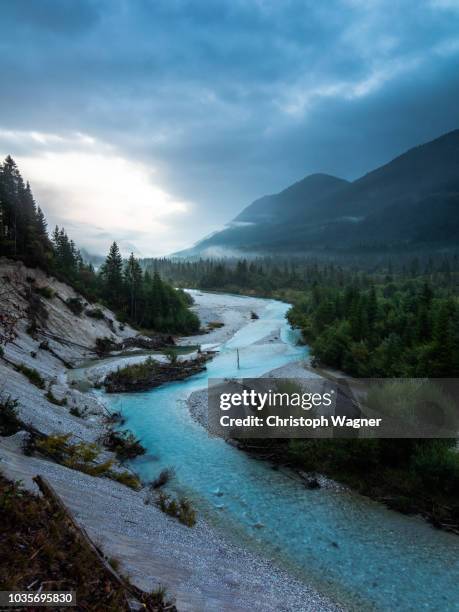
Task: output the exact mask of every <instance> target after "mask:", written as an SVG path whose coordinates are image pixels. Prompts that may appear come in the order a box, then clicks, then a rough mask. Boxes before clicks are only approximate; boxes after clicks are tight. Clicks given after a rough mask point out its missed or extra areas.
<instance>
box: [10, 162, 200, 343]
mask: <svg viewBox="0 0 459 612" xmlns="http://www.w3.org/2000/svg"><path fill="white" fill-rule="evenodd" d="M0 255H6V256H8V257H11V258H14V259H18V260H22V261H24V262H25V263H26V264H27V265H30V266H37V267H40V268H42V269H43V270H45V271H46V272H47V273H50V274H53V275H54V276H56V277H57V278H58V279H59V280H62V281H64V282H67V283H69V284H71V285H72V287H73V288H74V289H75V290H76V291H78V292H79V293H81V294H82V295H84V296H85V297H86V298H87V299H88V300H90V301H96V300H100V301H101V302H102V303H104V304H106V305H107V306H108V307H109V308H111V309H113V310H115V312H116V313H117V315H118V316H119V317H120V319H121V320H123V321H126V322H129V323H131V324H133V325H137V326H139V327H142V328H145V329H150V330H154V331H161V332H169V333H180V334H186V333H192V332H194V331H197V330H198V329H199V321H198V319H197V317H196V316H195V315H194V314H193V313H192V312H191V311H190V310H189V306H190V298H189V296H187V295H186V294H185V293H183V292H182V291H177V290H175V289H174V288H173V287H171V286H170V285H169V284H167V283H165V282H164V281H162V280H161V279H160V278H159V276H157V275H156V276H155V275H153V277H152V276H150V275H149V274H144V273H143V271H142V269H141V268H140V265H139V263H138V261H137V260H136V258H135V257H134V255H133V254H131V256H130V257H129V259H128V261H127V262H125V263H124V262H123V259H122V257H121V254H120V251H119V248H118V245H117V244H116V242H114V243H113V244H112V246H111V247H110V251H109V253H108V256H107V258H106V260H105V262H104V264H103V265H102V266H101V268H100V272H99V274H96V272H95V271H94V268H93V266H92V264H86V263H84V261H83V257H82V255H81V253H80V251H79V250H78V249H77V247H76V246H75V243H74V242H73V240H71V239H70V238H69V237H68V235H67V233H66V232H65V230H64V228H59V227H57V226H56V227H55V229H54V230H53V232H52V237H51V240H50V238H49V237H48V232H47V225H46V219H45V216H44V214H43V212H42V210H41V209H40V208H39V207H37V206H36V204H35V201H34V199H33V196H32V192H31V189H30V186H29V184H28V183H27V184H25V183H24V181H23V179H22V177H21V174H20V172H19V170H18V168H17V166H16V163H15V162H14V161H13V159H12V158H11V157H9V156H8V157H7V158H6V160H5V162H4V163H3V164H0ZM34 293H35V294H36V295H35V297H36V298H39V296H40V295H41V296H42V297H44V298H46V299H50V298H51V297H53V295H52V292H51V290H48V288H46V287H40V288H35V289H34ZM31 294H32V290H31ZM31 299H32V298H31ZM66 303H67V306H68V307H69V308H70V309H71V310H72V312H73V313H74V314H76V315H81V313H82V311H83V304H82V303H81V301H80V300H79V298H70V299H68V300H67V302H66ZM30 311H31V312H33V311H34V309H33V307H31V308H30ZM87 314H88V316H92V317H93V318H95V319H102V318H103V313H102V312H101V311H100V309H97V308H96V309H93V310H88V311H87ZM1 322H2V321H1V320H0V323H1ZM38 324H39V321H38V320H37V317H36V316H33V317H32V316H31V317H30V325H29V333H30V334H31V335H35V333H36V331H37V330H38V326H39V325H38Z"/></svg>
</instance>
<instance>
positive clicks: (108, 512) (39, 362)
mask: <svg viewBox="0 0 459 612" xmlns="http://www.w3.org/2000/svg"><path fill="white" fill-rule="evenodd" d="M0 277H1V278H2V279H3V282H6V281H5V277H8V279H9V281H8V285H9V287H10V289H11V290H12V293H11V303H12V308H14V311H15V312H16V313H17V315H18V317H19V318H20V320H19V323H18V335H17V337H16V339H15V340H14V342H13V343H11V344H9V345H7V347H6V350H5V355H4V357H5V359H1V360H0V377H1V378H0V380H1V384H0V391H1V394H2V397H8V396H9V397H11V398H14V399H17V400H18V412H19V417H20V418H21V420H22V421H24V422H25V423H27V424H30V425H31V426H32V427H34V428H36V429H38V430H39V431H41V432H43V433H45V434H48V435H50V434H66V433H70V434H71V436H72V438H71V439H72V440H74V441H76V442H77V441H84V442H96V441H97V440H98V439H99V438H100V436H101V435H102V434H103V433H104V431H105V428H106V419H105V417H106V415H107V408H106V405H105V403H104V399H103V396H102V395H101V394H100V393H98V394H95V393H92V392H90V393H88V392H84V391H83V390H82V389H83V388H85V385H86V387H91V386H92V385H93V384H94V383H95V382H96V383H97V382H98V381H100V380H101V379H102V378H103V377H104V376H106V374H107V373H108V372H110V371H111V370H113V369H114V368H117V367H118V366H119V365H123V364H124V363H125V362H129V363H133V362H139V361H142V360H145V358H146V357H145V355H147V354H149V353H148V352H144V353H143V354H141V355H136V354H134V353H132V354H131V355H130V356H129V354H128V355H118V356H116V355H115V356H113V357H110V358H106V359H103V360H96V361H94V350H93V347H94V345H95V344H96V341H97V338H106V337H108V338H109V339H110V340H111V341H112V342H113V343H114V344H117V345H119V344H120V343H122V342H125V341H126V340H127V339H129V338H134V337H135V336H136V332H135V331H134V330H133V329H131V328H129V326H127V325H122V324H120V323H118V322H117V321H116V318H115V316H114V315H113V313H111V312H110V311H108V310H106V309H103V313H104V318H103V319H100V320H98V319H92V318H91V317H88V316H85V315H84V314H83V315H82V316H76V315H75V314H73V313H72V312H71V310H70V309H69V308H68V307H67V306H66V304H65V302H66V300H67V299H68V298H77V297H79V296H77V295H76V294H75V292H74V291H73V290H72V289H71V288H70V287H68V286H66V285H65V284H63V283H60V282H59V281H57V280H56V279H53V278H50V277H47V276H46V275H44V274H42V273H41V272H39V271H37V270H30V269H27V268H25V267H24V266H22V264H17V263H13V262H8V261H2V262H1V263H0ZM31 285H35V286H38V287H49V289H50V290H51V292H52V296H51V297H48V298H46V297H40V301H41V303H42V306H43V312H47V316H46V317H44V320H43V321H42V322H40V325H39V327H41V328H42V331H41V332H34V334H31V333H30V321H29V319H28V315H27V309H28V306H29V303H28V295H29V291H30V286H31ZM13 290H14V291H13ZM48 295H51V293H48ZM205 301H206V306H205V307H203V309H205V311H206V314H204V317H205V316H207V317H208V320H209V321H217V320H220V321H221V322H223V327H220V328H215V329H213V330H212V331H210V332H209V333H208V334H204V335H202V337H199V336H198V337H196V336H194V337H191V338H188V339H186V340H185V341H184V343H187V344H197V343H199V342H202V343H205V344H208V345H215V344H217V343H219V342H221V341H222V339H223V338H229V337H231V336H232V335H234V333H235V332H236V331H237V329H238V327H239V326H240V325H242V324H245V323H246V322H247V321H248V320H250V317H251V312H252V311H255V312H256V311H257V310H258V311H260V310H263V308H264V306H263V302H262V301H259V300H255V299H251V298H247V300H246V301H245V300H241V299H239V301H238V300H232V299H231V296H211V295H209V296H206V300H205ZM232 301H235V302H237V304H236V303H235V304H232ZM241 302H245V303H244V304H241ZM209 303H210V305H209ZM88 306H89V305H88ZM200 308H201V307H200V305H199V303H197V304H196V306H195V309H196V310H197V312H198V313H199V314H200ZM45 334H48V335H46V336H45ZM44 339H46V340H47V341H48V344H47V346H46V345H43V344H42V343H43V341H44ZM49 349H51V350H49ZM154 358H155V359H157V360H158V361H159V362H165V361H166V357H163V356H161V355H157V354H155V355H154ZM188 358H189V357H188ZM20 364H22V365H24V366H26V367H27V368H28V370H34V371H36V373H37V374H38V376H39V379H36V380H40V381H42V384H41V383H40V385H39V386H37V385H36V384H33V383H32V382H31V380H30V378H29V377H28V376H27V375H25V374H24V373H23V372H21V371H18V370H17V369H16V368H17V366H18V365H20ZM70 365H72V368H71V369H70V368H69V366H70ZM50 398H53V400H54V401H51V400H50ZM56 400H57V402H58V403H56ZM77 414H80V415H81V416H76V415H77ZM24 436H25V433H24V432H18V433H17V434H14V435H13V436H10V437H4V438H0V470H1V471H2V472H3V473H4V474H5V475H6V476H7V477H8V478H11V479H17V480H21V481H22V482H23V484H24V486H25V487H27V488H28V489H30V490H32V491H34V492H37V490H36V485H35V484H34V482H33V481H32V478H33V477H34V476H36V475H37V474H41V475H42V476H45V477H46V478H47V479H48V480H49V482H50V483H51V484H52V486H53V487H54V489H55V490H56V492H57V493H58V494H59V495H60V496H61V498H62V499H63V501H64V502H65V503H66V504H67V506H68V507H69V508H70V509H71V510H72V512H73V513H74V515H75V517H76V519H77V520H78V522H79V523H80V524H81V525H82V526H83V527H84V528H85V529H86V530H87V532H88V533H89V535H90V536H91V538H92V539H93V540H94V541H95V542H96V543H97V544H98V545H99V546H100V547H101V548H102V549H103V551H104V553H105V554H106V555H107V556H108V557H114V558H116V559H118V561H119V563H120V569H121V571H122V572H124V573H126V574H129V575H130V577H131V578H132V581H133V582H134V583H135V584H137V585H138V586H139V587H141V588H143V589H145V590H152V589H154V588H156V587H157V586H158V585H159V584H162V585H164V586H166V587H167V589H168V592H169V594H170V595H172V596H174V597H175V598H176V603H177V607H178V609H179V610H196V611H198V610H199V611H201V610H209V611H215V612H217V611H218V612H220V611H223V610H228V611H230V610H231V611H239V610H240V611H243V610H255V611H257V610H259V611H260V612H261V611H263V612H265V611H271V610H272V611H273V612H274V611H276V612H277V611H279V610H285V611H289V610H295V611H296V610H298V611H300V610H305V611H306V610H311V611H321V610H337V609H338V607H337V606H336V605H335V604H333V603H332V602H331V601H329V600H328V599H327V598H326V597H324V596H322V595H320V594H319V593H318V592H317V591H316V590H315V589H314V588H312V587H309V586H307V585H305V584H304V582H302V581H299V580H296V579H295V578H294V577H293V576H292V575H290V574H288V573H287V572H286V571H284V570H282V569H280V568H278V567H276V566H275V565H273V564H272V563H271V562H269V561H267V560H266V559H265V558H264V557H262V556H259V555H257V554H256V553H254V552H249V551H248V550H246V549H245V548H243V547H241V546H237V545H235V544H233V543H232V542H231V541H230V540H229V539H228V538H227V536H226V535H224V534H223V533H222V532H221V531H220V530H218V529H216V528H214V527H212V526H211V525H210V524H209V523H208V522H207V521H205V520H204V519H203V518H202V517H200V516H198V522H197V525H196V526H195V527H193V528H191V529H190V528H188V527H186V526H184V525H181V524H180V523H178V522H177V521H176V520H174V519H172V518H171V517H168V516H167V515H165V514H163V513H162V512H161V511H160V510H159V509H158V508H157V507H156V506H155V505H154V504H151V503H146V501H147V500H148V492H147V489H145V488H144V489H142V490H141V491H134V490H131V489H129V488H127V487H126V486H123V485H121V484H119V483H117V482H114V481H113V480H108V479H107V478H96V477H93V476H90V475H88V474H83V473H81V472H78V471H75V470H71V469H69V468H67V467H65V466H63V465H60V464H57V463H54V462H52V461H49V460H47V459H45V458H42V457H40V456H26V455H24V454H23V451H22V443H23V439H24ZM110 458H113V459H114V456H113V454H112V453H109V452H107V451H104V452H103V453H102V454H101V460H106V459H110Z"/></svg>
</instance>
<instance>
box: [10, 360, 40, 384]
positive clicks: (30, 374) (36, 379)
mask: <svg viewBox="0 0 459 612" xmlns="http://www.w3.org/2000/svg"><path fill="white" fill-rule="evenodd" d="M15 368H16V370H17V371H18V372H21V374H24V376H27V378H28V379H29V380H30V382H31V383H32V384H33V385H35V386H36V387H38V388H39V389H44V388H45V381H44V379H43V378H42V377H41V376H40V373H39V372H37V370H35V369H34V368H29V367H27V366H26V365H24V364H23V363H20V364H18V365H16V366H15Z"/></svg>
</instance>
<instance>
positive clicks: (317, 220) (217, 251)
mask: <svg viewBox="0 0 459 612" xmlns="http://www.w3.org/2000/svg"><path fill="white" fill-rule="evenodd" d="M458 241H459V130H454V131H452V132H449V133H448V134H444V135H443V136H441V137H440V138H437V139H436V140H433V141H431V142H428V143H426V144H423V145H420V146H417V147H414V148H412V149H410V150H409V151H407V152H406V153H404V154H403V155H400V156H399V157H396V158H395V159H393V160H392V161H390V162H389V163H387V164H385V165H384V166H381V167H380V168H377V169H376V170H373V171H372V172H369V173H368V174H366V175H365V176H363V177H361V178H359V179H357V180H355V181H353V182H348V181H345V180H343V179H339V178H336V177H334V176H330V175H327V174H312V175H310V176H307V177H306V178H304V179H303V180H301V181H299V182H297V183H295V184H294V185H291V186H290V187H288V188H287V189H284V190H283V191H281V192H280V193H277V194H274V195H267V196H264V197H262V198H260V199H258V200H255V202H253V203H252V204H250V205H249V206H247V208H245V209H244V210H243V211H242V212H241V213H240V214H239V215H238V216H237V217H236V218H235V219H234V220H233V221H232V222H231V223H229V224H228V226H227V227H226V228H224V229H223V230H222V231H220V232H216V233H214V234H213V235H212V236H209V237H207V238H205V239H203V240H201V241H200V242H198V243H197V244H196V245H195V246H194V247H193V248H191V249H189V250H188V251H182V253H179V254H178V255H201V256H219V255H225V254H226V255H235V254H239V255H241V254H250V253H253V254H266V253H299V254H305V253H317V254H320V252H321V251H322V252H325V251H326V252H327V253H331V252H351V251H352V252H362V251H366V250H368V249H371V250H373V251H375V250H376V251H378V250H380V251H386V250H388V249H395V250H411V249H412V250H419V249H421V250H422V249H424V250H430V249H438V248H451V247H455V246H457V244H458Z"/></svg>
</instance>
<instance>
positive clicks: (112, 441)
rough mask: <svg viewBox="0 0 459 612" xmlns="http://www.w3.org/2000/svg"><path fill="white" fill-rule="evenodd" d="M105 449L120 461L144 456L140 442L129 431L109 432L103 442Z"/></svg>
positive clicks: (143, 449)
mask: <svg viewBox="0 0 459 612" xmlns="http://www.w3.org/2000/svg"><path fill="white" fill-rule="evenodd" d="M103 444H104V446H105V448H107V449H108V450H110V451H112V452H113V453H115V454H116V456H117V458H118V459H119V460H120V461H125V460H126V459H135V457H138V456H139V455H143V454H145V448H144V447H143V446H142V444H141V443H140V440H137V438H136V437H135V436H134V434H132V433H131V432H129V431H120V432H118V431H113V430H111V431H109V432H108V434H107V435H106V436H105V438H104V440H103Z"/></svg>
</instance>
